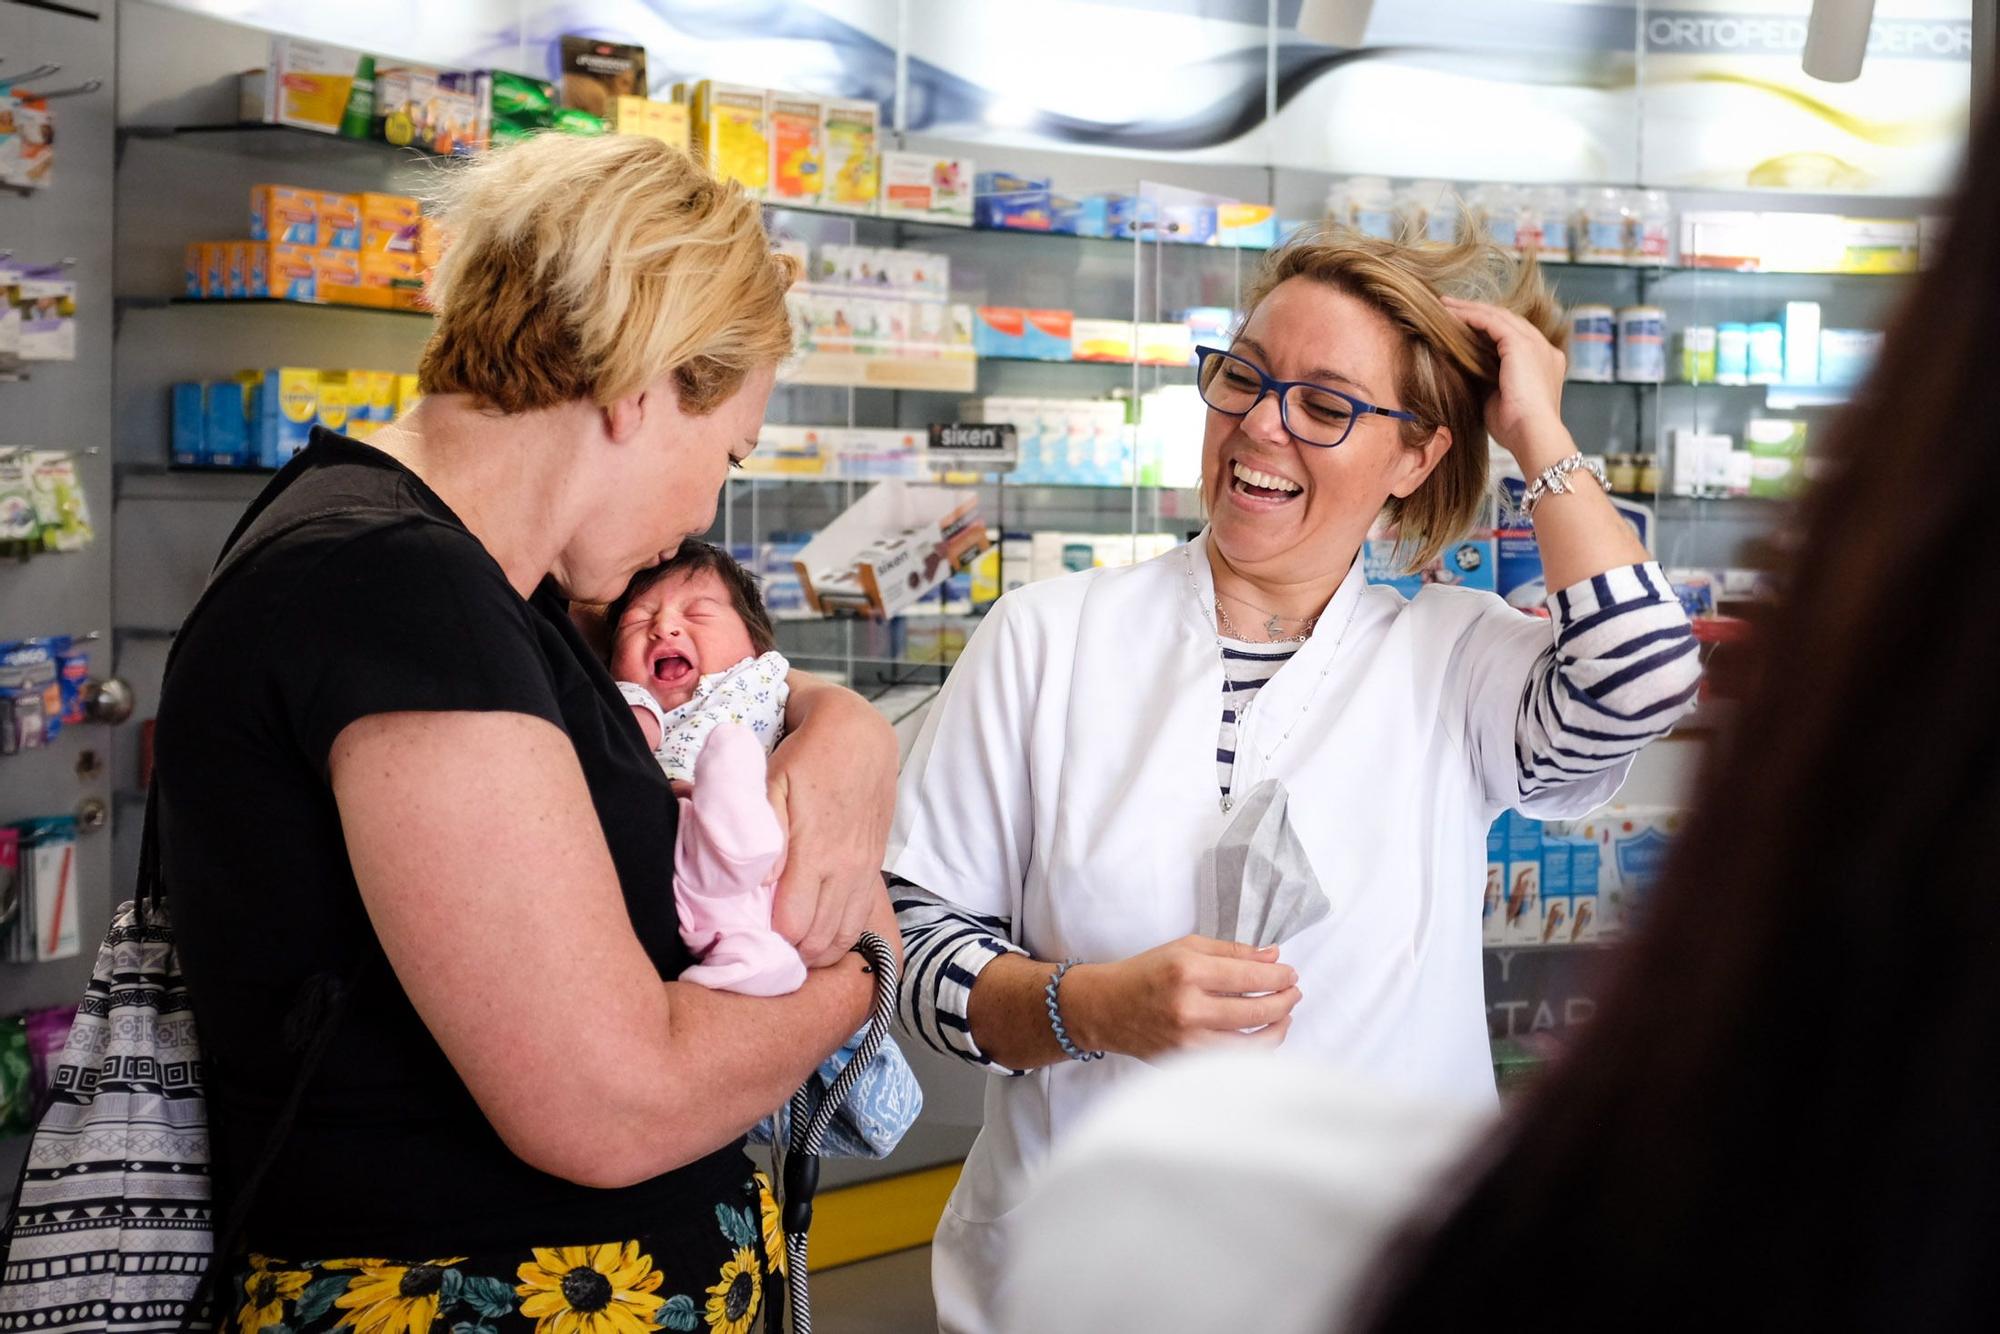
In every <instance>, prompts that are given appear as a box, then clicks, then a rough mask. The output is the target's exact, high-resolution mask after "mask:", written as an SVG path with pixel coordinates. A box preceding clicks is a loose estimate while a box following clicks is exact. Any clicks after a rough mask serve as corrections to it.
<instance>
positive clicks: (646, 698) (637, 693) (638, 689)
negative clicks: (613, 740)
mask: <svg viewBox="0 0 2000 1334" xmlns="http://www.w3.org/2000/svg"><path fill="white" fill-rule="evenodd" d="M618 693H619V694H621V695H623V696H624V697H625V702H626V703H627V704H630V705H631V706H632V707H633V708H635V709H644V710H646V712H648V713H650V714H652V715H653V721H654V722H655V723H657V724H658V725H659V728H660V744H659V746H658V747H656V748H655V749H654V751H653V755H654V757H655V758H658V756H659V754H660V752H661V751H662V750H665V749H666V747H667V714H666V710H664V709H662V708H661V707H660V701H658V700H656V699H654V698H653V692H652V691H650V690H648V689H646V687H644V686H642V685H639V684H637V683H636V682H633V681H620V682H619V683H618Z"/></svg>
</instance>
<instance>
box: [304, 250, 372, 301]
mask: <svg viewBox="0 0 2000 1334" xmlns="http://www.w3.org/2000/svg"><path fill="white" fill-rule="evenodd" d="M313 283H314V284H315V286H316V287H317V288H318V290H317V292H315V293H314V299H315V300H318V301H325V302H335V303H338V304H341V305H350V306H359V305H365V304H366V301H365V300H364V298H363V296H362V290H361V252H360V251H359V250H336V249H334V248H333V247H332V246H317V247H315V248H314V250H313Z"/></svg>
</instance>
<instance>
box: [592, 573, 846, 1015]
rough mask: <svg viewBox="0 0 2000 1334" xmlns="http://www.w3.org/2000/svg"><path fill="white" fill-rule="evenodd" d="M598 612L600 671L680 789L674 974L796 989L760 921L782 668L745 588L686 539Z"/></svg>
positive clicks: (769, 857)
mask: <svg viewBox="0 0 2000 1334" xmlns="http://www.w3.org/2000/svg"><path fill="white" fill-rule="evenodd" d="M610 619H611V624H612V633H613V636H614V638H613V640H612V646H611V674H612V676H613V677H615V678H616V679H617V681H618V688H619V690H620V691H621V692H622V693H623V694H624V696H625V700H626V702H627V703H629V704H630V705H631V706H632V713H633V715H634V717H636V718H637V719H638V723H639V728H640V730H641V731H642V732H644V733H645V735H646V744H647V745H648V746H650V747H652V750H653V755H654V758H656V759H658V760H659V762H660V767H661V768H662V769H664V770H665V771H666V774H667V777H668V778H670V779H672V780H673V781H674V790H675V791H676V792H677V793H679V794H680V809H681V821H680V833H679V837H678V840H677V841H676V844H675V848H674V902H675V904H676V906H677V907H678V908H679V910H680V925H681V939H683V940H684V941H686V942H687V946H688V948H689V949H690V950H692V951H694V953H695V956H696V957H697V958H699V959H700V960H701V962H700V963H699V964H698V965H696V966H695V967H693V968H690V969H689V970H687V971H686V972H685V973H683V974H681V980H682V981H685V982H695V983H699V984H700V985H702V986H705V987H710V988H712V989H714V990H718V991H734V992H738V993H741V994H743V995H746V996H780V995H783V994H785V993H787V992H790V991H794V990H796V989H797V988H798V986H799V984H800V983H802V982H804V981H805V976H806V967H805V963H804V961H803V960H801V959H800V958H799V953H798V951H797V950H796V949H794V948H793V947H792V945H791V943H790V942H788V941H787V940H786V939H785V938H784V937H783V936H781V935H779V934H778V933H777V932H776V931H774V930H772V929H771V901H772V898H773V896H774V892H775V882H776V879H777V872H778V866H779V863H780V861H781V860H782V859H783V857H784V851H785V834H784V830H783V829H781V828H780V827H779V825H778V817H777V814H776V813H775V812H774V811H772V809H771V803H770V801H769V800H768V799H767V798H766V796H765V757H766V756H767V755H768V754H769V752H770V750H771V748H772V747H773V746H775V745H777V744H778V738H779V737H780V735H782V733H783V731H784V720H785V700H786V697H787V694H788V691H787V689H786V686H785V675H786V673H787V672H788V671H789V670H790V667H789V664H787V663H786V661H785V659H784V656H783V655H782V654H780V653H778V652H777V649H776V646H775V640H776V636H775V634H774V632H773V631H772V628H771V618H770V615H769V614H768V613H767V612H766V611H765V610H764V603H763V599H762V598H761V597H760V596H759V595H758V593H757V585H756V583H755V581H754V580H753V579H752V578H751V577H750V575H749V573H748V572H747V571H745V570H744V569H743V567H742V566H740V565H738V564H737V563H736V562H735V561H734V560H732V559H731V558H730V557H729V555H728V553H726V552H724V551H722V550H720V549H719V548H716V547H713V546H710V545H709V544H707V543H705V542H687V543H684V544H683V545H682V547H681V549H680V552H679V554H677V555H676V556H675V557H674V558H673V559H672V560H671V561H668V562H667V563H666V564H664V565H659V566H655V567H654V568H652V569H650V570H642V571H641V572H640V573H639V574H637V575H635V576H633V579H632V582H631V584H630V585H629V586H628V587H627V588H626V589H625V592H624V593H623V594H621V595H620V596H619V598H618V600H617V601H616V602H614V603H612V604H611V609H610ZM697 767H699V770H700V775H699V777H698V778H697V776H696V770H697Z"/></svg>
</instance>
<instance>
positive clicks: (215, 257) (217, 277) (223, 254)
mask: <svg viewBox="0 0 2000 1334" xmlns="http://www.w3.org/2000/svg"><path fill="white" fill-rule="evenodd" d="M201 294H202V295H203V296H205V297H207V298H208V299H209V300H211V301H220V300H222V299H223V298H224V297H226V296H228V295H229V242H227V241H203V242H202V243H201Z"/></svg>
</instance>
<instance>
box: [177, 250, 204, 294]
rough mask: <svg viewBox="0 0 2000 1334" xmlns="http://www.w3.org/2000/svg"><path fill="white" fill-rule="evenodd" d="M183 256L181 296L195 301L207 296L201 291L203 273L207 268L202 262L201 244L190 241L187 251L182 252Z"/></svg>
mask: <svg viewBox="0 0 2000 1334" xmlns="http://www.w3.org/2000/svg"><path fill="white" fill-rule="evenodd" d="M182 255H183V257H182V259H181V295H182V296H184V297H188V298H190V299H195V298H199V297H202V296H204V295H206V293H204V292H203V291H202V290H201V289H202V272H203V269H204V267H205V266H204V264H203V261H202V254H201V242H199V241H189V242H188V243H187V249H186V250H185V251H183V252H182Z"/></svg>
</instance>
